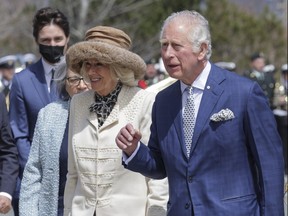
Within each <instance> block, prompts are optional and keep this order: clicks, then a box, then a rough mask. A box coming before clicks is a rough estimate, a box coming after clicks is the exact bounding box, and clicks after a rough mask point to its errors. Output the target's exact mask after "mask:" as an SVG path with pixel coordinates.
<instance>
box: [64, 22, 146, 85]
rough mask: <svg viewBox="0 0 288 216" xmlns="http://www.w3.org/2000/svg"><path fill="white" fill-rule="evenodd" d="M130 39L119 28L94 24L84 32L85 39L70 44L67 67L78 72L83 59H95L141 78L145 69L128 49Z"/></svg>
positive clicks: (141, 60) (142, 63)
mask: <svg viewBox="0 0 288 216" xmlns="http://www.w3.org/2000/svg"><path fill="white" fill-rule="evenodd" d="M130 47H131V40H130V38H129V36H128V35H127V34H126V33H125V32H123V31H122V30H120V29H116V28H113V27H108V26H96V27H94V28H91V29H89V30H88V31H87V32H86V34H85V40H84V41H82V42H79V43H76V44H74V45H72V46H71V47H70V48H69V49H68V50H67V53H66V62H67V64H68V67H69V68H71V69H72V70H73V71H75V72H80V69H81V67H82V64H83V61H86V60H89V59H96V60H97V61H99V62H101V63H102V64H107V65H111V64H115V65H117V66H120V67H123V68H127V69H129V70H127V73H132V72H133V73H134V78H135V80H139V79H141V78H142V77H143V76H144V74H145V70H146V64H145V62H144V60H143V59H142V58H141V57H140V56H138V55H137V54H135V53H133V52H131V51H129V49H130Z"/></svg>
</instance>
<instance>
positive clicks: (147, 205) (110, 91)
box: [64, 26, 168, 216]
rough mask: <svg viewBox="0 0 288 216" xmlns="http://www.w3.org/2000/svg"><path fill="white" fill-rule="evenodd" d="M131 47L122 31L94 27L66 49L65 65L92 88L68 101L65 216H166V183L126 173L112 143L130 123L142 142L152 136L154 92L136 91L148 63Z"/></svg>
mask: <svg viewBox="0 0 288 216" xmlns="http://www.w3.org/2000/svg"><path fill="white" fill-rule="evenodd" d="M130 44H131V41H130V38H129V36H128V35H126V34H125V33H124V32H123V31H121V30H119V29H115V28H112V27H105V26H98V27H94V28H92V29H90V30H88V31H87V32H86V35H85V41H83V42H80V43H77V44H75V45H73V46H72V47H70V48H69V50H68V51H67V56H66V59H67V63H68V65H69V67H71V68H72V69H73V70H75V71H76V70H77V71H79V70H81V71H82V74H81V75H83V77H84V78H85V77H86V79H87V81H89V82H90V83H91V88H92V90H90V91H88V92H84V93H82V94H80V95H76V96H75V97H74V98H73V100H72V101H71V109H70V122H69V141H68V142H69V146H68V175H67V183H66V188H65V195H64V205H65V206H64V207H65V209H64V215H72V216H78V215H81V216H93V215H96V216H112V215H117V216H148V215H150V216H152V215H155V216H156V215H157V216H161V215H163V216H164V215H166V204H167V199H168V189H167V182H166V179H165V180H151V179H147V178H145V177H144V176H142V175H140V174H138V173H133V172H130V171H127V170H126V169H124V168H123V166H122V164H121V161H122V152H121V151H120V150H119V148H117V146H116V144H115V137H116V135H117V133H118V132H119V130H120V128H121V127H123V126H124V125H126V124H127V123H128V122H130V123H132V124H133V125H134V126H135V127H136V128H138V129H139V130H141V131H143V140H142V141H143V142H144V143H147V142H148V138H149V134H150V124H151V117H150V114H151V109H152V104H153V102H154V97H155V93H152V92H147V91H144V90H142V89H140V88H138V87H136V85H137V80H138V79H139V78H141V77H142V76H143V75H144V73H145V67H146V65H145V63H144V61H143V60H142V59H141V58H140V57H139V56H138V55H136V54H135V53H132V52H130V51H129V50H128V49H129V48H130Z"/></svg>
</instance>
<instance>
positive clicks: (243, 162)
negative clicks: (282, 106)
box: [127, 64, 284, 216]
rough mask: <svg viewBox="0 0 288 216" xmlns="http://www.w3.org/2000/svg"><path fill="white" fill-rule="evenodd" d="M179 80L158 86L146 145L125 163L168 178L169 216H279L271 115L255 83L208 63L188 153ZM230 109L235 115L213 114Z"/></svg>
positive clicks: (279, 174) (279, 171)
mask: <svg viewBox="0 0 288 216" xmlns="http://www.w3.org/2000/svg"><path fill="white" fill-rule="evenodd" d="M181 103H182V102H181V90H180V82H179V81H177V82H176V83H174V84H172V85H171V86H169V87H167V88H166V89H164V90H163V91H161V92H160V93H159V94H158V95H157V97H156V100H155V103H154V106H153V111H152V126H151V136H150V140H149V143H148V147H146V146H145V145H144V144H141V145H140V149H139V151H138V153H137V154H136V155H135V157H134V158H133V159H132V160H131V161H130V162H129V164H128V166H127V168H128V169H130V170H133V171H137V172H140V173H142V174H144V175H145V176H148V177H151V178H157V179H160V178H164V177H166V176H168V181H169V202H168V209H167V210H168V211H167V212H168V215H169V216H178V215H181V216H191V215H197V216H203V215H205V216H206V215H208V216H210V215H221V216H231V215H233V216H244V215H245V216H246V215H247V216H248V215H253V216H259V215H265V216H268V215H269V216H270V215H271V216H272V215H275V216H276V215H277V216H283V215H284V213H283V209H284V207H283V192H284V191H283V188H284V180H283V179H284V177H283V176H284V160H283V153H282V143H281V140H280V137H279V135H278V132H277V128H276V123H275V119H274V116H273V114H272V112H271V110H270V108H269V104H268V100H267V98H266V97H265V95H264V94H263V91H262V90H261V88H260V86H259V85H258V84H257V83H256V82H253V81H251V80H248V79H246V78H244V77H241V76H239V75H237V74H235V73H233V72H230V71H226V70H223V69H220V68H218V67H216V66H215V65H213V64H212V67H211V71H210V74H209V77H208V80H207V83H206V87H205V90H204V92H203V97H202V101H201V103H200V108H199V112H198V115H197V119H196V125H195V129H194V135H193V141H192V147H191V153H190V158H187V154H186V153H185V152H186V148H185V144H184V138H183V132H182V131H183V129H182V113H181V107H182V104H181ZM226 108H228V109H230V110H231V111H232V112H233V113H234V115H235V118H233V119H231V120H227V121H219V122H214V121H211V120H210V117H211V116H212V115H213V114H214V113H217V112H219V111H220V110H222V109H226Z"/></svg>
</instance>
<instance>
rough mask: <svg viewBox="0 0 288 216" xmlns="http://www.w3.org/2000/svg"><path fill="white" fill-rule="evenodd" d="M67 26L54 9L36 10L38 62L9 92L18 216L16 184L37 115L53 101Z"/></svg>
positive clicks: (15, 201) (16, 198)
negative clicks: (15, 150) (55, 74)
mask: <svg viewBox="0 0 288 216" xmlns="http://www.w3.org/2000/svg"><path fill="white" fill-rule="evenodd" d="M69 33H70V29H69V22H68V20H67V17H66V16H65V15H64V14H63V13H62V12H61V11H60V10H58V9H52V8H50V7H46V8H42V9H40V10H38V11H37V12H36V14H35V16H34V19H33V36H34V39H35V42H36V43H37V45H38V46H39V52H40V54H41V55H42V58H40V60H38V61H37V62H36V63H34V64H31V65H30V66H29V67H27V68H25V69H24V70H23V71H21V72H19V73H17V74H15V76H14V78H13V81H12V87H11V92H10V111H9V114H10V125H11V129H12V132H13V135H14V138H15V141H16V144H17V148H18V152H19V164H20V172H19V181H18V185H17V190H16V193H15V196H14V199H13V208H14V212H15V216H17V215H18V201H19V191H20V181H21V179H22V175H23V171H24V167H25V164H26V162H27V160H28V156H29V151H30V146H31V142H32V138H33V133H34V127H35V123H36V119H37V115H38V112H39V110H40V109H41V108H43V107H44V106H46V105H47V104H48V103H50V102H52V101H55V100H56V99H57V94H56V86H55V84H53V72H54V71H55V68H56V67H57V65H58V64H59V63H60V62H61V60H62V59H64V53H65V50H66V49H67V44H68V41H69Z"/></svg>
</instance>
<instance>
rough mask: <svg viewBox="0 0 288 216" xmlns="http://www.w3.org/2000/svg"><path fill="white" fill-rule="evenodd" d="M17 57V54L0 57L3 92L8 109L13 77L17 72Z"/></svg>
mask: <svg viewBox="0 0 288 216" xmlns="http://www.w3.org/2000/svg"><path fill="white" fill-rule="evenodd" d="M16 61H17V57H16V56H15V55H8V56H4V57H2V58H0V73H1V81H0V82H1V85H0V86H1V92H3V93H4V95H5V99H6V104H7V109H8V110H9V104H10V103H9V93H10V87H11V83H12V78H13V75H14V73H15V63H16Z"/></svg>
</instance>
